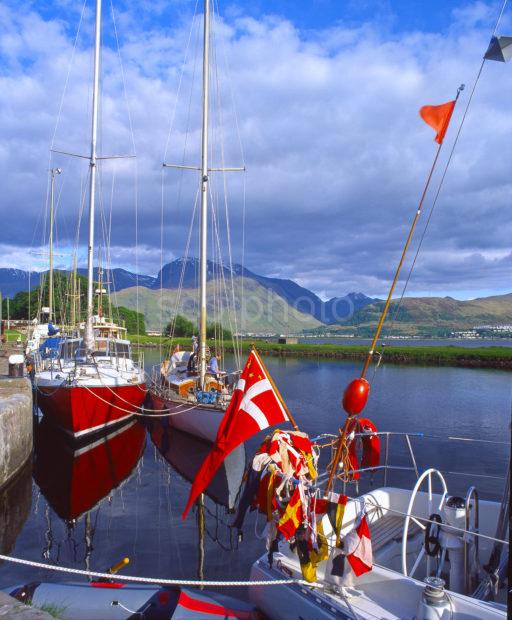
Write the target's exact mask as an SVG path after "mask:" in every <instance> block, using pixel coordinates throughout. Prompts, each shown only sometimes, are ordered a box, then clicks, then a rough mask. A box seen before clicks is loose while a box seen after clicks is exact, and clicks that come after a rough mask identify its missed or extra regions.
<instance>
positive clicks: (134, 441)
mask: <svg viewBox="0 0 512 620" xmlns="http://www.w3.org/2000/svg"><path fill="white" fill-rule="evenodd" d="M145 437H146V430H145V428H144V427H143V426H142V425H141V424H140V423H139V422H138V421H137V420H131V421H130V422H128V423H127V424H126V425H124V426H122V427H120V428H117V429H116V430H114V431H112V432H111V433H110V434H108V435H106V436H103V437H100V438H98V439H95V440H93V441H91V442H89V443H87V444H82V445H80V446H73V445H72V444H70V443H69V442H68V441H66V436H65V435H63V434H62V433H60V432H59V430H58V429H56V428H55V427H54V426H53V425H52V424H49V423H48V422H47V421H45V420H44V418H43V421H42V422H41V423H40V424H39V426H38V428H37V432H36V442H35V463H34V479H35V481H36V483H37V485H38V486H39V488H40V489H41V492H42V493H43V495H44V496H45V497H46V499H47V500H48V503H49V504H50V506H51V507H52V508H53V510H54V511H55V512H56V513H57V515H58V516H59V517H60V518H61V519H64V520H65V521H74V520H76V519H78V518H79V517H80V516H81V515H82V514H84V513H85V512H88V511H90V510H91V509H92V508H94V507H95V506H96V505H97V504H98V503H99V502H100V501H101V500H102V499H103V498H104V497H107V496H108V495H109V494H110V492H111V491H112V490H113V489H115V488H117V487H119V486H120V485H121V484H122V483H123V482H124V481H125V480H126V479H127V478H129V476H130V474H131V473H132V472H133V470H134V469H135V467H136V465H137V463H138V462H139V460H140V458H141V456H142V453H143V451H144V445H145Z"/></svg>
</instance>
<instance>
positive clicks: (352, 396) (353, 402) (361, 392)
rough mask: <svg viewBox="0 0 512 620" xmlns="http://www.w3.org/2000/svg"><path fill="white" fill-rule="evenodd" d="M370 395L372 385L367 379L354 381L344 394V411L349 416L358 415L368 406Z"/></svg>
mask: <svg viewBox="0 0 512 620" xmlns="http://www.w3.org/2000/svg"><path fill="white" fill-rule="evenodd" d="M369 393H370V384H369V383H368V381H367V380H366V379H362V378H359V379H354V380H353V381H352V382H351V383H349V384H348V385H347V388H346V390H345V393H344V394H343V401H342V402H343V409H345V411H346V412H347V415H349V416H350V415H357V414H358V413H361V411H362V410H363V409H364V408H365V406H366V401H367V400H368V395H369Z"/></svg>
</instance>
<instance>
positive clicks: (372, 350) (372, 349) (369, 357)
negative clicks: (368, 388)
mask: <svg viewBox="0 0 512 620" xmlns="http://www.w3.org/2000/svg"><path fill="white" fill-rule="evenodd" d="M463 88H464V86H461V87H460V88H459V89H458V90H457V96H456V97H455V101H457V99H458V98H459V95H460V93H461V91H462V89H463ZM442 146H443V142H442V141H441V143H440V144H439V146H438V148H437V152H436V156H435V157H434V161H433V163H432V166H431V168H430V172H429V174H428V177H427V181H426V183H425V186H424V188H423V193H422V195H421V198H420V202H419V205H418V208H417V209H416V215H415V216H414V219H413V221H412V224H411V229H410V230H409V235H408V236H407V241H406V242H405V246H404V249H403V251H402V256H401V258H400V262H399V263H398V267H397V268H396V272H395V277H394V279H393V283H392V285H391V288H390V289H389V293H388V298H387V299H386V303H385V304H384V308H383V309H382V313H381V315H380V319H379V323H378V325H377V329H376V330H375V336H374V337H373V341H372V344H371V346H370V350H369V351H368V355H367V356H366V360H365V362H364V366H363V370H362V371H361V379H364V378H365V375H366V372H367V371H368V368H369V366H370V364H371V361H372V359H373V354H374V353H375V347H376V346H377V342H378V340H379V336H380V332H381V330H382V326H383V325H384V321H385V320H386V316H387V313H388V309H389V305H390V303H391V298H392V297H393V292H394V290H395V286H396V284H397V282H398V278H399V276H400V271H401V270H402V265H403V264H404V260H405V256H406V254H407V250H408V249H409V245H410V243H411V240H412V236H413V234H414V229H415V228H416V224H417V223H418V220H419V218H420V215H421V210H422V208H423V203H424V202H425V197H426V195H427V191H428V188H429V187H430V181H431V180H432V176H433V174H434V170H435V168H436V164H437V160H438V159H439V154H440V153H441V148H442Z"/></svg>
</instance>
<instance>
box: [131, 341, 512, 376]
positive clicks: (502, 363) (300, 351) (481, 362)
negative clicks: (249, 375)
mask: <svg viewBox="0 0 512 620" xmlns="http://www.w3.org/2000/svg"><path fill="white" fill-rule="evenodd" d="M131 339H132V342H133V343H134V344H138V345H139V346H142V347H158V346H160V342H162V348H163V350H164V351H166V350H168V348H169V346H170V339H169V338H163V339H161V338H159V337H158V336H132V337H131ZM173 342H174V343H179V344H180V345H182V346H185V347H190V339H189V338H176V339H175V340H174V341H173ZM252 344H253V342H251V341H249V340H247V341H244V342H243V343H242V348H243V350H244V351H249V349H250V347H251V345H252ZM254 344H255V346H256V347H257V349H258V351H260V352H261V353H263V354H266V355H277V356H282V357H308V358H317V359H319V358H326V359H352V360H362V359H364V357H365V356H366V354H367V353H368V347H367V346H364V345H338V344H277V343H276V342H265V341H262V340H255V341H254ZM211 346H212V347H213V343H211ZM226 350H227V351H230V350H231V349H230V347H229V346H227V347H226ZM380 351H381V352H382V351H384V359H383V361H385V362H389V363H393V364H416V365H429V366H465V367H470V368H502V369H510V370H512V347H479V348H474V349H469V348H465V347H454V346H445V347H400V346H397V347H395V346H393V347H388V346H387V347H385V348H384V349H380Z"/></svg>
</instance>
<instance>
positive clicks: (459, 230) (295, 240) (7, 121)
mask: <svg viewBox="0 0 512 620" xmlns="http://www.w3.org/2000/svg"><path fill="white" fill-rule="evenodd" d="M73 6H75V5H73ZM34 7H35V8H32V9H31V8H29V9H26V10H24V9H20V8H16V9H14V8H12V7H9V6H7V5H6V6H4V7H0V24H1V26H0V55H1V59H0V60H1V62H2V65H3V67H4V70H3V72H2V74H1V75H0V135H1V136H2V143H1V145H0V170H1V171H2V179H3V191H2V196H1V202H0V204H1V212H2V217H3V226H2V229H1V234H0V242H3V243H4V244H9V247H12V248H21V247H23V246H26V245H29V244H31V243H34V241H33V239H35V243H36V244H39V243H40V242H41V239H42V237H41V233H40V231H39V229H38V226H40V224H41V222H42V221H43V217H42V216H41V211H42V209H43V207H44V205H45V201H46V198H45V191H46V186H47V168H48V149H49V145H50V141H51V136H52V134H53V129H54V125H55V118H56V116H57V112H58V109H59V102H60V93H61V92H62V87H63V85H64V82H65V80H66V74H67V68H68V64H69V59H70V58H71V57H72V54H73V38H74V33H73V32H72V28H70V27H69V26H68V25H67V24H66V23H65V22H64V21H63V20H62V19H59V20H58V19H53V20H52V19H48V18H43V17H41V15H38V13H37V12H36V11H37V5H34ZM160 9H161V10H162V11H163V10H164V9H163V7H160ZM148 10H149V9H148ZM184 10H185V11H186V8H185V9H184ZM77 15H78V13H77V11H76V6H75V9H74V12H73V19H75V18H76V19H77ZM230 15H231V16H232V17H230V18H229V22H223V23H222V24H220V26H221V28H220V31H219V33H218V34H217V35H216V36H217V42H218V44H219V45H218V46H217V59H218V61H219V62H218V64H219V69H220V70H221V72H220V74H219V77H220V82H221V83H220V86H221V90H222V101H223V104H225V105H223V107H222V109H223V121H224V133H225V136H226V146H225V162H226V165H239V164H240V163H241V160H242V158H241V154H240V149H239V148H238V141H237V135H236V122H235V121H236V119H235V116H234V114H233V110H232V107H231V88H232V89H233V93H234V98H235V100H236V104H237V106H236V108H237V119H238V122H239V127H240V132H241V138H242V142H243V145H244V151H245V159H246V164H247V172H246V174H245V181H246V184H247V187H246V196H247V207H246V208H247V221H246V253H245V254H246V264H247V266H248V267H249V268H251V269H252V270H254V271H256V272H258V273H262V274H264V275H273V276H280V277H290V278H294V279H297V280H298V281H299V282H300V283H301V284H303V285H305V286H308V287H310V288H312V289H313V290H315V291H317V292H319V293H321V294H322V295H324V296H328V297H329V296H335V295H336V296H337V295H343V294H344V293H346V292H348V291H351V290H361V291H363V292H365V293H367V294H375V295H377V294H378V295H382V294H383V293H384V291H385V288H386V285H387V284H388V282H389V280H390V278H391V275H392V272H393V270H394V267H395V264H396V261H397V259H398V257H399V255H400V251H401V245H402V243H403V241H404V238H405V235H406V231H407V227H408V225H409V223H410V220H411V219H412V217H413V215H414V212H415V208H416V205H417V201H418V199H419V196H420V193H421V188H422V184H423V182H424V180H425V178H426V175H427V172H428V169H429V167H430V164H431V161H432V159H433V157H434V153H435V144H434V142H433V137H434V135H433V132H432V130H431V129H430V128H429V127H427V126H426V125H424V124H423V123H422V121H421V120H420V119H419V117H418V109H419V107H420V106H421V105H424V104H431V103H440V102H443V101H447V100H449V99H450V98H452V97H453V96H454V95H455V91H456V89H457V87H458V85H459V84H460V83H461V82H465V83H466V84H467V88H466V90H465V91H464V93H463V95H462V96H461V100H460V103H459V105H458V108H457V110H456V113H455V115H454V119H453V121H452V127H451V128H450V131H449V133H448V136H447V140H446V144H445V147H444V153H443V155H442V157H441V166H440V170H439V171H438V172H440V171H441V169H442V166H443V165H444V162H445V161H446V157H447V154H448V151H449V148H450V147H451V144H452V141H453V138H454V135H455V131H456V128H457V126H458V123H460V121H461V118H462V112H463V109H464V106H465V105H466V102H467V100H468V95H469V92H470V88H471V85H472V80H473V79H474V77H475V75H476V72H477V70H478V67H479V64H480V59H481V57H482V54H483V52H484V51H485V49H486V46H487V43H488V39H489V36H490V31H491V23H492V20H493V19H495V15H494V11H493V8H492V7H490V5H487V4H484V3H481V2H478V3H468V5H467V7H465V8H464V10H458V11H457V12H455V13H454V15H453V16H452V17H451V19H452V23H451V27H450V29H449V30H448V34H447V35H446V36H444V35H443V36H442V35H440V34H432V33H422V32H417V31H416V32H409V33H408V32H404V33H401V34H396V33H395V34H392V35H391V34H389V32H387V31H386V30H384V29H380V28H379V25H378V24H376V23H375V24H372V23H365V24H360V25H358V26H355V27H350V28H349V27H343V26H335V27H331V28H329V29H328V30H325V31H321V32H319V31H316V32H315V31H308V32H307V33H302V32H300V31H299V30H297V28H295V27H294V26H293V25H292V24H291V23H289V22H288V21H286V20H285V19H283V18H280V17H278V16H272V17H269V16H267V17H262V18H261V19H259V20H256V19H254V18H249V17H246V16H245V15H244V12H243V9H242V8H239V10H238V11H232V12H231V13H230ZM107 22H108V20H107ZM117 22H118V28H119V33H120V38H121V43H122V48H121V56H122V58H123V62H124V75H125V78H126V87H127V93H128V101H127V102H125V100H124V89H123V80H122V74H121V72H120V70H119V63H118V59H117V55H116V52H115V50H113V49H112V48H111V47H110V45H111V43H112V40H113V39H112V36H111V34H110V35H107V36H106V40H107V49H106V50H105V53H104V56H103V73H104V95H103V100H102V121H103V122H102V127H103V129H102V132H101V140H100V149H101V152H102V154H104V155H106V154H120V153H121V154H128V153H131V152H132V150H133V148H132V138H131V136H130V131H129V123H128V113H127V107H129V109H130V111H131V120H132V124H133V130H134V141H135V146H136V152H137V161H136V162H134V161H133V160H118V161H116V162H115V164H113V163H110V162H109V163H106V164H105V167H104V173H103V176H102V200H101V204H102V205H103V206H102V209H103V212H104V214H105V218H106V219H107V220H108V218H109V212H110V208H111V206H112V217H113V236H112V243H113V246H115V250H113V252H112V256H113V262H114V263H115V266H124V267H126V268H134V265H135V262H137V263H138V266H139V267H140V271H141V272H146V273H155V271H157V270H158V268H159V265H160V219H161V193H162V173H161V161H162V158H163V157H164V149H165V144H166V138H167V129H168V125H169V120H170V118H171V116H172V111H173V109H174V106H175V102H176V98H177V88H178V83H179V76H180V70H181V63H182V60H183V54H184V49H185V48H186V45H187V40H188V36H189V25H188V24H185V20H183V21H180V22H178V26H176V27H175V29H172V28H171V25H169V27H167V24H166V25H165V27H164V26H163V25H159V24H157V23H156V22H154V21H151V20H148V19H145V18H144V11H143V10H142V13H141V8H140V7H139V9H138V13H137V14H135V13H133V12H131V11H130V10H128V11H125V12H120V13H119V14H118V18H117ZM107 25H108V23H107ZM507 26H510V23H507V22H504V23H503V28H505V29H506V27H507ZM90 33H91V22H90V15H88V19H87V20H86V23H85V25H84V28H83V36H81V37H80V38H79V41H78V43H79V44H78V47H77V50H76V53H75V56H74V63H73V66H72V70H71V73H70V78H69V84H68V88H67V94H66V97H65V99H64V105H63V107H62V115H61V119H60V122H59V126H58V129H57V133H56V139H55V145H56V146H57V147H58V148H61V149H63V150H70V151H72V152H78V153H87V151H88V146H87V145H88V139H87V134H88V131H89V122H88V113H89V109H90V86H89V82H88V80H89V77H90V73H91V54H90V52H89V50H88V45H87V37H88V36H89V35H90ZM196 38H197V37H196V35H195V34H194V33H193V36H192V38H191V50H194V48H195V43H196ZM224 56H225V57H226V58H227V59H228V62H229V66H230V74H231V80H228V77H227V75H226V73H225V72H224V71H223V70H222V67H223V65H224ZM199 63H200V58H199V57H198V58H197V62H195V57H194V55H193V54H191V55H190V56H189V59H188V61H187V64H186V65H185V73H184V78H183V82H182V88H181V93H180V98H179V102H178V106H177V107H176V118H175V127H174V128H175V131H174V133H173V134H172V139H171V141H170V143H169V148H168V152H167V155H166V160H167V161H174V162H178V163H179V162H180V161H181V158H182V155H183V149H184V145H185V141H187V151H186V154H185V161H186V162H187V163H189V164H190V163H195V162H197V157H198V152H199V138H200V131H199V120H200V115H199V112H200V101H199V96H198V95H199V90H198V88H199V85H200V64H199ZM194 68H195V73H194ZM510 70H511V68H510V66H509V65H503V64H500V63H486V66H485V67H484V71H483V73H482V77H481V79H480V82H479V85H478V89H477V91H476V94H475V97H474V103H473V105H472V107H471V109H470V113H469V115H468V117H467V120H466V123H465V127H464V131H463V133H462V137H461V140H460V143H459V146H458V148H457V151H456V155H455V157H454V160H453V163H452V166H451V169H450V171H449V173H448V176H447V179H446V182H445V186H444V188H443V192H442V194H441V198H440V200H439V204H438V206H437V207H436V211H435V213H434V216H433V220H432V224H431V227H430V229H429V233H428V235H427V237H426V239H425V242H424V252H422V254H421V255H420V258H419V259H418V263H417V270H416V271H415V274H414V275H413V278H412V280H411V284H410V292H411V293H413V292H414V291H432V292H435V291H436V290H437V291H446V290H449V289H451V288H452V287H453V294H454V295H455V296H456V294H457V290H460V291H465V292H467V291H470V290H472V289H474V290H480V289H484V288H485V289H489V290H493V289H494V290H498V289H503V288H505V287H506V286H507V285H506V284H504V274H506V272H507V269H508V268H509V266H510V259H506V258H504V257H506V256H508V255H509V252H510V239H511V238H512V225H511V223H510V217H507V211H508V210H509V209H510V196H511V190H512V187H511V183H510V181H509V177H510V170H509V162H510V161H511V155H512V153H511V151H512V147H511V145H512V140H511V139H510V136H511V134H512V117H511V116H510V113H509V109H508V108H509V106H508V102H509V101H510V98H511V94H512V92H511V91H512V74H511V73H510ZM192 78H194V80H192ZM192 81H193V88H192ZM191 90H192V92H193V97H192V103H191V107H190V109H189V95H190V92H191ZM212 90H213V99H214V101H215V99H216V96H217V95H216V89H215V82H214V83H213V89H212ZM126 103H128V106H127V105H126ZM211 116H212V122H213V125H214V133H216V134H217V135H218V133H219V124H218V121H219V115H218V112H217V111H215V109H214V110H212V115H211ZM187 129H188V137H187ZM214 153H215V155H216V163H219V149H218V148H217V149H216V150H215V151H214ZM53 162H54V163H55V164H56V165H60V166H62V168H63V169H64V173H63V175H62V178H61V179H59V183H61V184H64V185H63V187H62V197H61V205H60V207H59V209H60V214H61V218H60V220H59V239H60V240H61V243H62V244H64V245H67V246H68V247H71V245H72V243H73V242H72V240H73V238H74V236H75V229H76V220H77V214H78V212H79V208H80V204H81V200H82V199H81V196H83V193H84V191H85V189H86V187H87V182H86V173H87V162H86V161H83V160H77V159H70V158H64V157H62V156H58V155H55V156H54V159H53ZM114 169H115V171H116V172H115V179H114V186H115V187H114V189H115V192H114V196H115V197H114V199H113V201H111V186H112V171H113V170H114ZM243 177H244V175H236V174H233V175H232V176H230V177H229V179H228V183H229V186H230V188H231V189H232V190H233V193H232V198H231V201H230V205H231V221H232V224H233V228H234V233H233V239H234V245H235V248H234V250H235V259H236V260H238V261H239V260H240V258H241V247H240V239H241V234H240V231H241V212H242V187H243ZM436 178H437V179H438V178H439V175H438V176H437V177H436ZM181 179H183V180H182V181H181ZM195 179H196V176H195V175H194V173H184V174H183V175H182V174H181V173H178V172H172V171H166V172H165V173H164V183H165V187H166V191H165V198H166V199H165V204H164V209H165V210H164V222H165V225H166V228H165V231H164V235H163V238H164V240H165V250H166V255H165V260H169V259H170V258H171V257H173V256H179V255H180V254H181V253H182V252H183V248H184V246H185V242H186V238H187V230H188V222H189V219H190V213H191V210H192V206H193V202H194V196H195V187H194V183H195ZM219 181H220V179H218V178H217V181H216V182H217V183H218V182H219ZM180 183H183V186H182V190H181V199H180V202H179V204H178V201H177V196H178V192H179V189H180ZM136 187H137V188H138V199H137V206H138V220H139V232H138V239H139V242H140V244H141V247H140V249H139V259H138V260H137V261H135V259H134V250H133V244H134V240H135V216H134V205H135V203H136V200H135V188H136ZM434 188H435V183H434ZM222 208H223V207H222V204H221V205H220V206H219V209H220V210H221V209H222ZM428 208H429V201H428V200H427V203H426V205H425V209H426V210H428ZM219 217H220V215H219ZM423 219H425V218H423ZM421 227H422V223H420V231H421ZM85 228H86V224H85V221H83V222H82V224H81V231H82V237H83V232H84V231H85ZM34 231H36V232H34ZM102 236H103V234H102V233H100V232H98V237H99V238H100V237H102ZM195 246H196V244H195V242H194V243H193V245H192V248H195ZM191 253H192V254H194V253H195V252H194V251H191ZM10 255H11V256H12V260H14V262H16V265H15V266H20V267H21V266H23V265H26V261H25V262H23V258H22V257H23V256H24V251H21V250H17V249H14V250H13V251H12V252H11V254H10ZM12 265H13V263H12V262H10V263H9V266H12ZM508 273H510V272H508ZM505 280H506V276H505Z"/></svg>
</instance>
